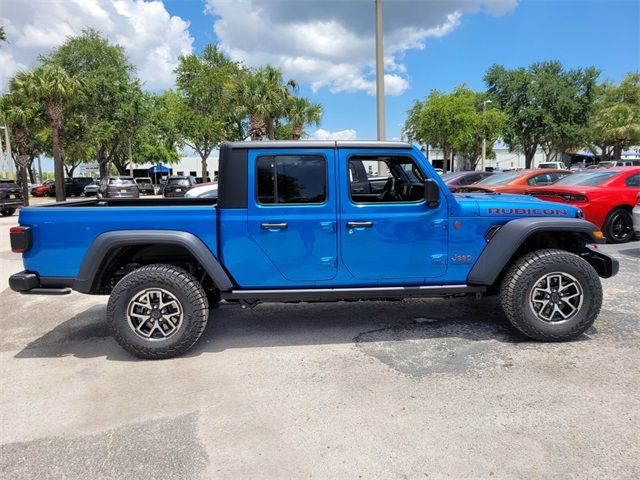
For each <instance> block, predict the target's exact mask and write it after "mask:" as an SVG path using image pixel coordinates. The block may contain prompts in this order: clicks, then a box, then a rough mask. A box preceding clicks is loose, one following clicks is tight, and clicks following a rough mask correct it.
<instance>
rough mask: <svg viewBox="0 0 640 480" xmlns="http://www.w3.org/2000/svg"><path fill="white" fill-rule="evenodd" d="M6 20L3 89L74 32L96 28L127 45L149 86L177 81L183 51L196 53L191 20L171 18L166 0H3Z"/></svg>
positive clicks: (2, 16) (2, 19) (0, 16)
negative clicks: (190, 31) (180, 56)
mask: <svg viewBox="0 0 640 480" xmlns="http://www.w3.org/2000/svg"><path fill="white" fill-rule="evenodd" d="M2 2H3V10H2V14H0V24H1V25H4V26H5V31H6V34H7V43H5V44H3V45H2V47H1V49H0V56H1V57H0V61H1V65H2V66H1V69H0V89H2V90H4V89H6V85H7V80H8V79H9V78H10V77H11V76H12V75H13V74H15V73H16V72H17V71H18V70H20V69H24V68H28V67H30V66H33V65H34V64H35V63H36V61H37V57H38V55H43V54H47V53H49V52H50V51H51V50H53V49H54V48H55V47H57V46H59V45H60V44H62V43H63V42H64V41H65V39H66V38H67V37H68V36H71V35H78V34H80V33H81V32H82V29H83V28H86V27H92V28H95V29H96V30H99V31H100V32H102V34H103V35H105V36H106V37H107V38H108V39H109V40H110V41H112V42H115V43H118V44H120V45H122V46H123V47H124V49H125V51H126V53H127V55H128V56H129V59H130V60H131V62H132V63H133V64H134V65H136V66H137V68H138V76H139V78H140V79H141V80H142V81H143V82H145V86H146V87H147V88H148V89H162V88H168V87H171V86H172V85H173V82H174V75H173V69H174V68H175V67H176V65H177V62H178V56H179V55H186V54H189V53H191V51H192V43H193V38H192V37H191V35H190V34H189V30H188V28H189V23H188V22H187V21H185V20H183V19H182V18H180V17H177V16H171V15H170V14H169V12H167V10H166V8H165V6H164V4H163V3H162V2H161V1H144V0H115V1H109V0H51V1H46V2H42V1H39V2H36V1H29V2H25V1H22V0H2Z"/></svg>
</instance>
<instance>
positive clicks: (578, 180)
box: [527, 167, 640, 243]
mask: <svg viewBox="0 0 640 480" xmlns="http://www.w3.org/2000/svg"><path fill="white" fill-rule="evenodd" d="M527 193H529V194H530V195H533V196H535V197H538V198H540V199H542V200H548V201H550V202H559V203H570V204H571V205H575V206H576V207H579V208H580V209H581V210H582V212H583V213H584V217H585V219H586V220H589V221H590V222H591V223H594V224H596V225H597V226H598V227H599V228H600V229H601V230H602V233H604V235H605V237H606V238H607V241H608V242H610V243H624V242H628V241H629V240H631V239H633V237H634V233H633V218H632V216H631V210H632V209H633V206H634V205H635V204H636V197H637V196H638V194H639V193H640V168H638V167H622V168H607V169H602V170H591V171H589V172H580V173H576V174H573V175H571V176H570V177H566V178H563V179H562V180H559V181H558V182H557V183H555V184H554V185H553V186H550V187H544V188H536V189H534V190H531V191H529V192H527Z"/></svg>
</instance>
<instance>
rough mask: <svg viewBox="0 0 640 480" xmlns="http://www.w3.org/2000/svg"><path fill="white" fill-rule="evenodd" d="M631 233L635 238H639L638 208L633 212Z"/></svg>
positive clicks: (639, 209)
mask: <svg viewBox="0 0 640 480" xmlns="http://www.w3.org/2000/svg"><path fill="white" fill-rule="evenodd" d="M632 216H633V231H634V232H635V234H636V237H640V206H637V207H634V209H633V212H632Z"/></svg>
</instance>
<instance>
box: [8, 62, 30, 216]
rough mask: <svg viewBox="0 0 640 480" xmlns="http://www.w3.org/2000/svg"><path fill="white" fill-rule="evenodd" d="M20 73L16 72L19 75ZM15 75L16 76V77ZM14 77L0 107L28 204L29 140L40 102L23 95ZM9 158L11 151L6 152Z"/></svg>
mask: <svg viewBox="0 0 640 480" xmlns="http://www.w3.org/2000/svg"><path fill="white" fill-rule="evenodd" d="M20 75H21V74H18V76H20ZM18 76H16V77H18ZM16 77H14V78H12V79H11V81H10V82H9V93H8V94H6V95H4V96H3V97H2V99H1V100H0V109H1V110H2V112H3V114H4V118H5V121H6V125H7V128H8V129H9V130H10V134H11V137H12V139H13V146H15V147H14V148H15V149H16V151H17V153H18V155H17V162H16V163H17V165H18V169H19V172H18V177H19V181H20V184H21V186H22V195H23V197H24V202H25V205H26V206H29V185H28V181H29V174H28V168H29V164H30V161H29V140H30V138H32V137H33V136H34V135H35V131H34V129H35V128H37V125H38V123H39V118H38V117H39V114H40V112H39V109H40V104H39V103H38V102H36V101H34V100H33V97H31V96H29V95H25V92H24V90H23V89H22V88H21V85H20V84H17V81H18V80H19V79H18V80H16ZM7 154H8V156H9V158H11V157H12V156H13V154H12V152H7Z"/></svg>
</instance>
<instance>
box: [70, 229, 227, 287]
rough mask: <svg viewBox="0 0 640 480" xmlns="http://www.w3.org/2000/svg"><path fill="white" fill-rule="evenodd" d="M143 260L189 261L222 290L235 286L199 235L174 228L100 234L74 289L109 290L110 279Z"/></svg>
mask: <svg viewBox="0 0 640 480" xmlns="http://www.w3.org/2000/svg"><path fill="white" fill-rule="evenodd" d="M140 259H142V262H143V263H142V264H147V263H165V264H182V263H186V264H189V265H192V266H194V267H195V268H201V269H202V271H203V272H204V273H205V274H206V276H208V277H209V278H210V279H211V281H212V283H213V286H215V288H216V289H218V290H220V291H228V290H231V288H232V287H233V285H234V283H233V281H232V280H231V278H230V277H229V275H228V274H227V272H226V271H225V270H224V268H223V267H222V265H221V264H220V262H219V261H218V259H217V258H216V257H215V256H214V255H213V253H211V251H210V250H209V249H208V248H207V246H206V245H205V244H204V243H203V242H202V241H201V240H200V239H199V238H198V237H196V236H195V235H193V234H191V233H188V232H178V231H171V230H127V231H117V232H106V233H103V234H101V235H99V236H98V237H96V239H95V240H94V242H93V244H92V245H91V247H90V248H89V249H88V250H87V253H86V255H85V257H84V260H83V261H82V264H81V265H80V269H79V271H78V275H77V276H76V279H75V281H74V283H73V289H74V290H76V291H78V292H81V293H108V291H109V290H110V288H111V287H112V286H113V285H109V283H108V282H111V279H112V278H113V276H114V275H115V274H116V272H117V271H118V270H119V269H121V268H124V267H126V266H127V265H129V264H132V263H136V260H140ZM124 273H128V272H126V271H125V272H124Z"/></svg>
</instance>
